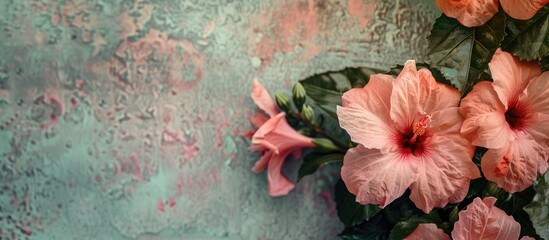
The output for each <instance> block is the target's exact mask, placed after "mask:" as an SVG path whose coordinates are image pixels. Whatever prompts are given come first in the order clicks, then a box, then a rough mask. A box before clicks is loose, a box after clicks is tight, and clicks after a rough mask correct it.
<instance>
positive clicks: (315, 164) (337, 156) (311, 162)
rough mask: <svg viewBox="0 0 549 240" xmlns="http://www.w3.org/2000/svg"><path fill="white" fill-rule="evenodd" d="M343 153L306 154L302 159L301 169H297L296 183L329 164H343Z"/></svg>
mask: <svg viewBox="0 0 549 240" xmlns="http://www.w3.org/2000/svg"><path fill="white" fill-rule="evenodd" d="M343 156H344V154H343V153H331V154H326V153H320V152H312V153H309V154H307V156H305V157H304V158H303V163H302V164H301V167H299V171H298V175H297V178H298V181H299V180H301V178H303V177H304V176H306V175H309V174H313V173H314V172H316V170H318V169H319V168H320V167H322V166H324V165H326V164H330V163H338V162H343Z"/></svg>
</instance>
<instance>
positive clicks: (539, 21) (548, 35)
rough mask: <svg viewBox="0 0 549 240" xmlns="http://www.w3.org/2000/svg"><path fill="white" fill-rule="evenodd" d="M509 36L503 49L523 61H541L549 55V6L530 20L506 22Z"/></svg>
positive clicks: (510, 19)
mask: <svg viewBox="0 0 549 240" xmlns="http://www.w3.org/2000/svg"><path fill="white" fill-rule="evenodd" d="M505 24H506V28H505V32H506V33H507V36H505V39H504V40H503V49H504V50H506V51H508V52H510V53H512V54H513V55H516V56H518V57H519V58H520V59H521V60H526V61H531V60H541V59H542V58H544V57H547V56H548V55H549V6H545V7H543V8H542V9H540V10H539V11H538V13H537V14H536V15H534V17H532V18H531V19H529V20H524V21H521V20H516V19H512V18H510V17H508V18H507V19H506V20H505Z"/></svg>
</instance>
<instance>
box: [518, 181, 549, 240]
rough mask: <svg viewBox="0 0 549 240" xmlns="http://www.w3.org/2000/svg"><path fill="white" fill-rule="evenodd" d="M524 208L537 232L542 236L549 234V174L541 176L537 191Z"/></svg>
mask: <svg viewBox="0 0 549 240" xmlns="http://www.w3.org/2000/svg"><path fill="white" fill-rule="evenodd" d="M524 210H525V211H526V212H527V213H528V215H529V216H530V220H531V221H532V223H533V226H534V228H535V229H536V232H537V233H538V235H540V236H545V237H547V236H549V174H548V173H545V175H544V176H543V177H542V178H541V181H540V182H539V184H538V186H537V193H536V195H535V196H534V199H533V200H532V202H531V203H530V204H528V205H527V206H526V207H525V208H524Z"/></svg>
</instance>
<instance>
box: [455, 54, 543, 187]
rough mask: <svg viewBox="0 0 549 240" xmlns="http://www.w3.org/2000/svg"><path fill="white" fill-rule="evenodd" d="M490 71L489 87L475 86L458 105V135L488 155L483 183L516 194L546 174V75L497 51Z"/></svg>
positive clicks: (532, 66)
mask: <svg viewBox="0 0 549 240" xmlns="http://www.w3.org/2000/svg"><path fill="white" fill-rule="evenodd" d="M489 67H490V71H491V73H492V78H493V79H494V81H493V82H488V81H483V82H480V83H478V84H476V85H475V86H474V87H473V90H472V91H471V92H470V93H469V94H468V95H467V96H466V97H465V98H464V99H463V100H462V102H461V109H460V112H461V114H462V115H463V116H464V117H465V121H464V123H463V126H462V129H461V133H462V134H463V135H464V136H465V137H466V138H468V139H469V140H471V142H472V143H473V144H474V145H477V146H482V147H486V148H488V149H489V150H488V152H486V154H485V155H484V157H483V158H482V160H481V168H482V172H483V173H484V176H485V177H486V179H488V180H490V181H493V182H495V183H497V184H498V186H499V187H501V188H503V189H505V190H506V191H508V192H519V191H522V190H524V189H525V188H527V187H528V186H530V185H531V184H532V182H533V181H534V180H535V179H536V177H537V174H538V173H544V172H546V171H547V158H548V156H549V154H548V151H549V149H548V148H547V143H548V142H549V72H545V73H543V74H542V73H541V70H540V67H539V65H537V64H536V63H525V62H520V61H519V60H518V59H516V58H515V57H513V56H511V54H509V53H506V52H503V51H501V50H499V49H498V50H497V51H496V53H495V54H494V56H493V57H492V61H491V62H490V63H489Z"/></svg>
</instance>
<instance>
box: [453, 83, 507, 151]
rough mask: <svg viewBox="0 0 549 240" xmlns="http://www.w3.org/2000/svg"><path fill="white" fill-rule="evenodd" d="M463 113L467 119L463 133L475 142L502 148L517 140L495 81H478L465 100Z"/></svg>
mask: <svg viewBox="0 0 549 240" xmlns="http://www.w3.org/2000/svg"><path fill="white" fill-rule="evenodd" d="M459 112H460V113H461V115H462V116H463V117H464V118H465V121H464V122H463V125H462V127H461V134H462V135H463V136H465V137H466V138H467V139H469V140H470V141H471V142H472V144H473V145H476V146H482V147H487V148H502V147H504V146H506V145H507V143H509V141H512V140H513V135H512V130H511V128H510V127H509V124H508V123H507V121H506V120H505V107H504V106H503V104H502V102H501V101H500V100H499V97H498V95H497V93H496V91H495V90H494V87H493V86H492V83H491V82H488V81H483V82H480V83H477V84H476V85H475V86H474V87H473V90H472V91H471V92H470V93H469V94H467V96H465V98H463V100H462V101H461V106H460V109H459Z"/></svg>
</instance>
